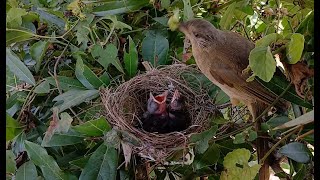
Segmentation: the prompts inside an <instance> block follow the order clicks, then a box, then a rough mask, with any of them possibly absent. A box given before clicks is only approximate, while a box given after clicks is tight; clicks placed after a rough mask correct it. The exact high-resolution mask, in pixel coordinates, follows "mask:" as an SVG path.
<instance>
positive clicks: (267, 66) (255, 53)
mask: <svg viewBox="0 0 320 180" xmlns="http://www.w3.org/2000/svg"><path fill="white" fill-rule="evenodd" d="M249 65H250V68H251V69H252V71H253V73H254V74H255V75H256V76H258V77H259V78H260V79H262V80H263V81H265V82H269V81H270V80H271V79H272V77H273V74H274V73H275V71H276V65H277V63H276V61H275V59H274V58H273V55H272V53H271V50H270V47H269V46H268V47H255V48H254V49H253V50H251V52H250V55H249Z"/></svg>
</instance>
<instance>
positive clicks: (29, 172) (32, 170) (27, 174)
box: [16, 161, 38, 180]
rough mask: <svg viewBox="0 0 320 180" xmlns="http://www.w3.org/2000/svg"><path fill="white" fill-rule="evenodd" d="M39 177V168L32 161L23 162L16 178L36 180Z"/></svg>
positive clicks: (18, 179) (19, 179)
mask: <svg viewBox="0 0 320 180" xmlns="http://www.w3.org/2000/svg"><path fill="white" fill-rule="evenodd" d="M37 177H38V173H37V169H36V166H35V165H34V164H33V162H32V161H28V162H25V163H24V164H22V165H21V166H20V167H19V169H18V170H17V173H16V180H34V179H37Z"/></svg>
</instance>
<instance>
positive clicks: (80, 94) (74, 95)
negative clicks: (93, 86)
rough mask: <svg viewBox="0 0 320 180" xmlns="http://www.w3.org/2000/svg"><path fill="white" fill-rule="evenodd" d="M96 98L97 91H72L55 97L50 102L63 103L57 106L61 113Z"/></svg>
mask: <svg viewBox="0 0 320 180" xmlns="http://www.w3.org/2000/svg"><path fill="white" fill-rule="evenodd" d="M98 96H99V91H98V90H78V89H72V90H70V91H67V92H65V93H63V94H61V95H59V96H57V97H55V98H54V99H53V100H52V101H63V103H62V104H61V105H59V112H62V111H64V110H66V109H68V108H71V107H73V106H76V105H78V104H81V103H83V102H85V101H90V100H92V99H94V98H96V97H98Z"/></svg>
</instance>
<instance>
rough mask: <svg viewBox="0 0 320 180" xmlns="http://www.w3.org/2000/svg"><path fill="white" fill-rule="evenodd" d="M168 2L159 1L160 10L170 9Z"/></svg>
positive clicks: (164, 0) (168, 0) (166, 0)
mask: <svg viewBox="0 0 320 180" xmlns="http://www.w3.org/2000/svg"><path fill="white" fill-rule="evenodd" d="M170 4H171V2H170V0H161V8H164V9H168V8H169V7H170Z"/></svg>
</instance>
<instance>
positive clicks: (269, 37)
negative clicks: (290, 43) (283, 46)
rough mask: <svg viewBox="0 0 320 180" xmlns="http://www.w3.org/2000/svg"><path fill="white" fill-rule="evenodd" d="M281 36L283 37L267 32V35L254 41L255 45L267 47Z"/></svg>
mask: <svg viewBox="0 0 320 180" xmlns="http://www.w3.org/2000/svg"><path fill="white" fill-rule="evenodd" d="M281 38H283V37H282V36H281V35H280V34H277V33H271V34H268V35H266V36H264V37H263V38H261V39H259V40H258V41H256V47H258V46H260V47H268V46H269V45H271V44H272V43H275V42H276V41H277V40H279V39H281Z"/></svg>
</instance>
